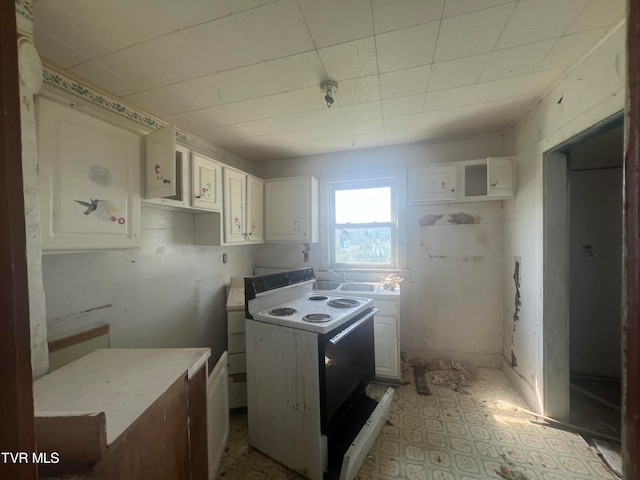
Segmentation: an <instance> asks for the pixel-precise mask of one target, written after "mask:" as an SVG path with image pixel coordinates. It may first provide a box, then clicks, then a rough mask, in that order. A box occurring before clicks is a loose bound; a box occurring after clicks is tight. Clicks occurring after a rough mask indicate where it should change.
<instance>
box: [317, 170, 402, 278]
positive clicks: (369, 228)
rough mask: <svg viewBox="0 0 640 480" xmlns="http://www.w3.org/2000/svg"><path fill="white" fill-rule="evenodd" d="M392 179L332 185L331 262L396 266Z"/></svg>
mask: <svg viewBox="0 0 640 480" xmlns="http://www.w3.org/2000/svg"><path fill="white" fill-rule="evenodd" d="M394 185H395V182H394V181H393V180H380V181H366V182H348V183H346V182H345V183H343V182H337V183H332V184H330V189H329V193H330V202H331V219H330V231H329V237H330V238H329V245H330V252H331V265H332V266H335V267H339V268H349V267H354V268H371V269H374V268H380V269H388V268H396V266H397V228H396V224H397V223H396V200H395V199H396V191H395V186H394Z"/></svg>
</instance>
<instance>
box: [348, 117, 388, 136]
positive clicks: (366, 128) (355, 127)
mask: <svg viewBox="0 0 640 480" xmlns="http://www.w3.org/2000/svg"><path fill="white" fill-rule="evenodd" d="M349 130H350V131H351V134H352V135H354V136H355V137H360V136H362V135H371V134H376V133H378V134H380V133H384V121H383V120H382V118H377V119H375V120H366V121H364V122H353V123H349Z"/></svg>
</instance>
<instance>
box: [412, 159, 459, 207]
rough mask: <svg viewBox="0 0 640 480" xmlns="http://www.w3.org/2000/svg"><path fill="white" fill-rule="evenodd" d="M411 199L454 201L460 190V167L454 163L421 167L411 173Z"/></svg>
mask: <svg viewBox="0 0 640 480" xmlns="http://www.w3.org/2000/svg"><path fill="white" fill-rule="evenodd" d="M410 178H411V185H410V190H411V201H412V202H414V203H422V202H433V201H454V200H455V199H456V198H457V195H458V193H457V190H458V183H457V178H458V169H457V168H456V167H455V166H454V165H438V166H434V167H426V168H421V169H419V170H416V171H414V172H412V174H411V177H410Z"/></svg>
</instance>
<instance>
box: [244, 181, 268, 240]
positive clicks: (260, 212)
mask: <svg viewBox="0 0 640 480" xmlns="http://www.w3.org/2000/svg"><path fill="white" fill-rule="evenodd" d="M247 233H248V235H249V239H248V240H249V241H250V242H255V243H262V242H263V241H264V182H263V181H262V180H261V179H259V178H256V177H254V176H252V175H247Z"/></svg>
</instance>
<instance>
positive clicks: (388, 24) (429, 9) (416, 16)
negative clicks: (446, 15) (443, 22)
mask: <svg viewBox="0 0 640 480" xmlns="http://www.w3.org/2000/svg"><path fill="white" fill-rule="evenodd" d="M371 3H372V6H373V22H374V27H375V32H376V33H384V32H389V31H391V30H399V29H401V28H407V27H413V26H414V25H420V24H421V23H428V22H433V21H435V20H440V17H442V9H443V6H444V0H395V1H392V2H390V1H389V0H373V1H372V2H371Z"/></svg>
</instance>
